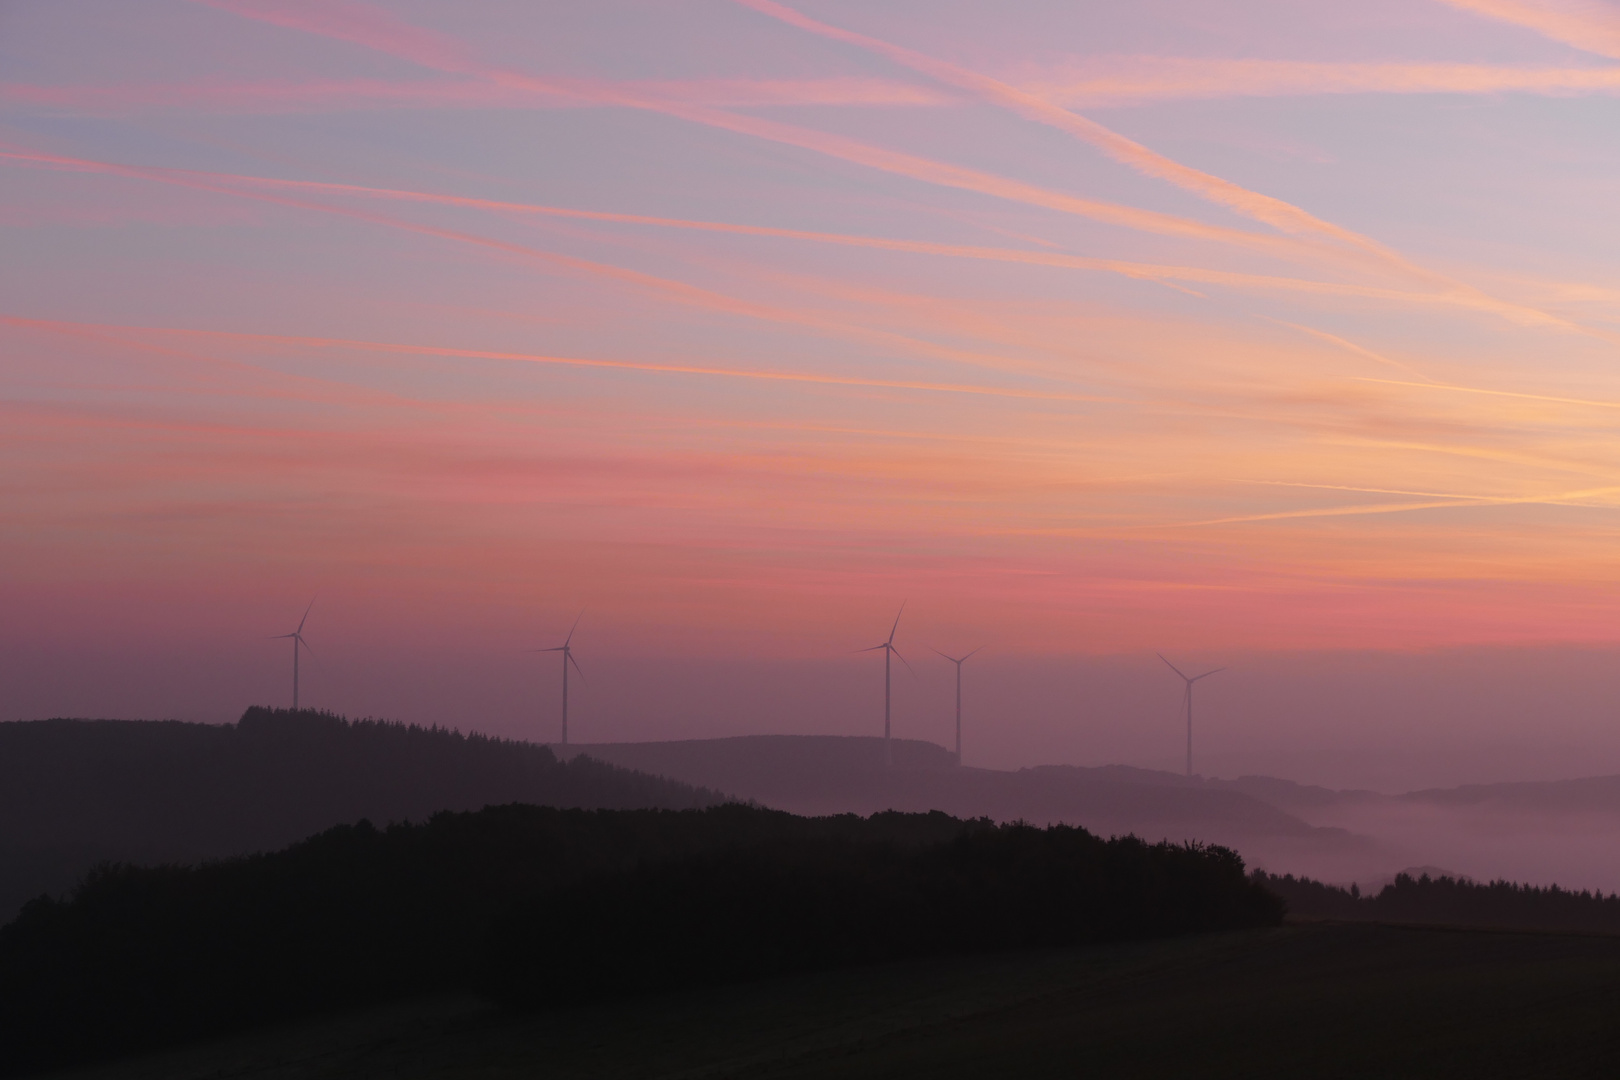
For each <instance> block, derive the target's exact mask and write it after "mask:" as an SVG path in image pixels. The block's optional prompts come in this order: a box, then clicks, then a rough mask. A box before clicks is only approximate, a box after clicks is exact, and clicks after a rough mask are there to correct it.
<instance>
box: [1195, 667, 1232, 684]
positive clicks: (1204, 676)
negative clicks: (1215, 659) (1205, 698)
mask: <svg viewBox="0 0 1620 1080" xmlns="http://www.w3.org/2000/svg"><path fill="white" fill-rule="evenodd" d="M1225 670H1226V669H1225V668H1223V667H1218V668H1216V669H1215V671H1206V672H1204V673H1203V674H1202V675H1194V676H1193V677H1192V678H1191V679H1188V680H1187V681H1188V682H1197V681H1198V680H1199V679H1207V678H1209V677H1210V676H1211V675H1214V674H1216V672H1221V671H1225Z"/></svg>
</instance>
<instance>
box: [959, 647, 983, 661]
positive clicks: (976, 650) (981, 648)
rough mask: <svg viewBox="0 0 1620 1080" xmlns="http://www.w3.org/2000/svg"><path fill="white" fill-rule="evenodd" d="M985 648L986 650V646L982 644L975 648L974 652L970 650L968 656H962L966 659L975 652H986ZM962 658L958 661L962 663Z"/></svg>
mask: <svg viewBox="0 0 1620 1080" xmlns="http://www.w3.org/2000/svg"><path fill="white" fill-rule="evenodd" d="M984 650H985V646H983V645H980V646H979V647H978V648H977V649H974V650H973V652H970V653H968V654H967V656H964V657H962V660H966V659H967V658H968V656H972V655H973V653H974V652H984ZM962 660H958V661H957V663H961V662H962Z"/></svg>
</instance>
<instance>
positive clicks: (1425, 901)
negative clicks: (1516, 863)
mask: <svg viewBox="0 0 1620 1080" xmlns="http://www.w3.org/2000/svg"><path fill="white" fill-rule="evenodd" d="M1253 877H1254V880H1255V881H1256V882H1257V883H1258V884H1260V885H1263V886H1264V887H1265V888H1267V889H1270V890H1271V891H1272V892H1274V893H1276V894H1277V895H1278V896H1280V897H1282V898H1283V899H1284V900H1286V901H1287V903H1288V910H1289V911H1290V912H1292V913H1293V914H1296V915H1305V916H1310V917H1314V918H1324V919H1347V920H1361V921H1371V922H1390V923H1432V924H1435V925H1442V926H1472V927H1501V928H1504V929H1518V930H1564V931H1581V932H1590V933H1609V934H1620V894H1615V893H1610V894H1609V895H1608V896H1605V895H1603V893H1602V892H1601V891H1599V892H1591V891H1588V890H1582V891H1580V892H1575V891H1574V890H1571V889H1561V888H1559V887H1558V886H1557V885H1547V886H1537V885H1516V884H1514V883H1513V882H1511V881H1492V882H1490V883H1488V884H1478V883H1475V882H1472V881H1467V880H1460V879H1457V878H1452V877H1430V876H1429V875H1428V874H1423V875H1421V876H1419V877H1416V878H1414V877H1412V876H1411V875H1410V874H1397V875H1396V876H1395V880H1394V882H1392V883H1391V884H1388V885H1385V886H1384V887H1383V888H1382V889H1380V890H1379V891H1378V892H1377V893H1376V894H1374V893H1367V894H1362V892H1361V891H1360V890H1359V889H1358V888H1357V887H1356V886H1353V885H1352V886H1351V887H1350V888H1348V889H1345V888H1341V887H1339V886H1337V885H1324V884H1323V883H1322V882H1320V881H1312V880H1311V879H1310V878H1303V877H1301V878H1296V877H1294V876H1293V875H1292V874H1288V875H1284V876H1282V877H1277V876H1276V875H1273V874H1267V873H1265V872H1263V871H1260V870H1256V871H1255V872H1254V875H1253Z"/></svg>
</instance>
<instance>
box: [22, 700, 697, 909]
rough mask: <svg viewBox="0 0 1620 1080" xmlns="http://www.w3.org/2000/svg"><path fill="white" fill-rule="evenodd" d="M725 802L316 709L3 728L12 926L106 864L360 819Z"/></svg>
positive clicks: (241, 845)
mask: <svg viewBox="0 0 1620 1080" xmlns="http://www.w3.org/2000/svg"><path fill="white" fill-rule="evenodd" d="M720 801H722V796H720V795H718V794H716V793H715V792H712V791H703V790H699V789H696V788H694V787H692V786H691V785H688V784H684V783H681V782H679V781H675V780H668V779H662V778H656V777H651V776H646V775H641V774H638V773H635V772H632V771H630V770H626V769H621V768H618V767H616V766H612V765H608V764H602V763H598V762H594V761H588V760H586V761H571V762H562V761H559V760H558V759H557V758H556V756H555V755H553V754H552V752H551V751H550V750H548V749H546V748H545V747H543V746H534V745H530V744H527V743H516V742H508V741H505V740H500V739H491V738H486V737H484V736H482V735H462V734H459V733H457V732H454V731H447V730H443V729H439V728H421V727H414V726H406V725H402V724H393V723H381V722H375V721H366V720H363V721H354V722H351V721H347V720H344V719H343V718H341V717H337V716H331V715H328V714H325V713H317V712H310V711H307V710H306V711H303V712H297V713H295V712H291V711H289V710H281V709H276V710H270V709H259V708H253V709H249V710H247V712H245V713H244V714H243V715H242V718H241V720H240V721H239V722H237V723H236V724H232V725H211V724H185V723H178V722H139V721H119V720H45V721H37V722H28V723H0V920H3V919H8V918H10V917H11V915H12V914H13V913H14V912H15V911H16V910H17V909H18V908H19V907H20V906H21V904H22V903H23V901H25V900H27V899H28V898H30V897H32V896H36V895H38V894H39V893H41V892H61V891H62V890H64V889H67V888H69V887H71V886H72V885H73V884H74V883H76V882H77V881H78V880H79V878H80V877H82V876H83V874H84V873H85V871H87V870H88V869H89V868H90V867H91V866H93V865H95V864H96V863H97V862H100V861H103V860H113V861H127V862H140V863H161V862H193V861H196V860H199V859H206V858H216V857H222V856H228V855H240V854H246V853H248V852H253V851H266V850H270V849H274V848H279V847H283V846H285V845H287V844H290V843H293V842H294V841H296V840H300V839H302V838H304V837H306V836H309V835H310V834H312V833H315V832H319V831H320V830H322V829H325V828H328V827H330V826H333V825H336V824H339V823H343V822H354V821H358V820H360V819H362V818H364V819H368V820H370V821H373V822H376V823H378V824H384V825H385V824H387V823H389V822H394V821H422V820H424V819H426V818H427V817H429V816H430V815H432V814H434V813H436V812H438V811H441V810H475V809H478V808H480V807H483V806H488V805H498V804H503V803H512V802H526V803H540V804H546V805H551V806H579V807H587V808H621V809H628V808H636V807H663V808H670V809H682V808H687V807H695V806H707V805H712V804H714V803H717V802H720Z"/></svg>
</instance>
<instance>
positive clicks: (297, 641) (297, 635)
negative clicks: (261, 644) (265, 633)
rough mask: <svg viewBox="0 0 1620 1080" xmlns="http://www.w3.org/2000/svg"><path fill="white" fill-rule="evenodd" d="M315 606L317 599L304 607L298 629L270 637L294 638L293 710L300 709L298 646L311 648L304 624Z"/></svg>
mask: <svg viewBox="0 0 1620 1080" xmlns="http://www.w3.org/2000/svg"><path fill="white" fill-rule="evenodd" d="M314 606H315V601H314V600H311V601H310V602H309V607H307V608H305V609H304V617H303V618H302V619H299V620H298V629H296V630H294V631H293V632H292V633H290V634H275V635H272V636H271V638H270V640H271V641H280V640H281V639H282V638H292V643H293V712H297V711H298V647H299V646H300V645H302V646H303V647H304V648H306V649H308V648H309V642H307V641H305V640H304V624H305V623H306V622H308V621H309V612H310V608H313V607H314ZM310 651H311V652H314V650H313V649H311V650H310Z"/></svg>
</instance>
